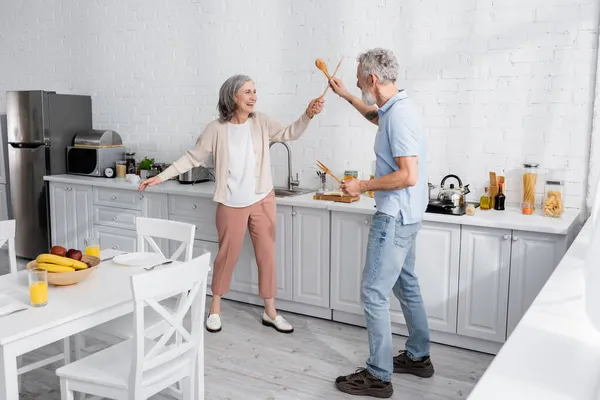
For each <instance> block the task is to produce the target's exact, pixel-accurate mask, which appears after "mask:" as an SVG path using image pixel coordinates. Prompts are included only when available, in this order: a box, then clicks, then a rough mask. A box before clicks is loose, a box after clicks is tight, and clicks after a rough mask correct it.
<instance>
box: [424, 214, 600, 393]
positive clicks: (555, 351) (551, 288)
mask: <svg viewBox="0 0 600 400" xmlns="http://www.w3.org/2000/svg"><path fill="white" fill-rule="evenodd" d="M591 236H592V222H591V221H588V222H587V223H586V225H585V226H584V227H583V229H582V230H581V232H580V233H579V235H578V236H577V238H576V239H575V241H574V242H573V244H572V245H571V247H570V248H569V250H568V251H567V253H566V254H565V256H564V257H563V259H562V261H561V262H560V264H559V265H558V266H557V267H556V270H555V271H554V273H553V274H552V275H551V276H550V278H549V279H548V281H547V282H546V284H545V286H544V287H543V288H542V290H541V291H540V293H539V294H538V296H537V298H536V299H535V300H534V302H533V304H532V305H531V307H530V308H529V309H528V310H527V312H526V313H525V315H524V316H523V318H522V319H521V321H520V322H519V324H518V325H517V327H516V329H515V330H514V331H513V333H512V334H511V336H510V337H509V338H508V340H507V341H506V343H505V344H504V346H503V347H502V349H501V350H500V352H499V353H498V355H497V356H496V357H495V358H494V360H493V362H492V363H491V364H490V366H489V368H488V369H487V371H486V372H485V374H484V375H483V377H482V378H481V379H480V381H479V383H478V384H477V385H476V386H475V389H474V390H473V391H472V392H471V394H470V396H469V397H468V399H469V400H496V399H498V400H500V399H502V400H506V399H510V400H531V399H543V400H597V399H600V396H599V394H600V391H598V389H599V386H600V384H599V382H600V380H599V379H598V377H599V376H600V332H599V331H597V330H596V329H594V327H593V326H592V323H591V322H590V321H589V320H588V318H587V315H586V311H585V297H584V293H585V281H584V279H585V275H584V266H585V259H586V256H587V250H588V248H589V244H590V241H591ZM434 362H435V361H434Z"/></svg>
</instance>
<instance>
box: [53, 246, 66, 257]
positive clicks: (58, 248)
mask: <svg viewBox="0 0 600 400" xmlns="http://www.w3.org/2000/svg"><path fill="white" fill-rule="evenodd" d="M50 254H55V255H57V256H61V257H65V256H66V255H67V249H65V248H64V247H62V246H52V249H50Z"/></svg>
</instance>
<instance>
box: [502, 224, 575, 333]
mask: <svg viewBox="0 0 600 400" xmlns="http://www.w3.org/2000/svg"><path fill="white" fill-rule="evenodd" d="M566 250H567V237H566V236H564V235H552V234H545V233H537V232H524V231H516V230H515V231H513V233H512V252H511V263H510V290H509V295H508V326H507V337H508V336H509V335H510V334H511V333H512V331H513V330H514V329H515V327H516V326H517V323H518V322H519V321H520V320H521V317H523V314H525V312H526V311H527V309H528V308H529V306H530V305H531V303H533V300H534V299H535V298H536V296H537V295H538V293H539V292H540V290H542V287H543V286H544V284H545V283H546V281H547V280H548V278H550V275H552V272H554V269H555V268H556V266H557V265H558V263H559V262H560V260H561V259H562V257H563V255H564V254H565V252H566Z"/></svg>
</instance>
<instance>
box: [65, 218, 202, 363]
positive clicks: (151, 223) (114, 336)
mask: <svg viewBox="0 0 600 400" xmlns="http://www.w3.org/2000/svg"><path fill="white" fill-rule="evenodd" d="M136 231H137V235H138V238H137V251H140V252H143V251H147V250H146V247H147V246H146V243H147V244H149V245H150V247H151V249H152V250H151V251H154V252H156V253H159V254H160V255H162V256H163V257H164V254H163V252H162V251H161V250H160V248H159V247H158V245H157V244H156V241H155V240H154V239H153V237H154V238H160V239H167V240H173V241H176V242H180V245H179V247H178V248H177V250H175V252H174V253H173V254H172V255H171V257H169V259H170V260H174V261H176V260H178V259H179V258H180V256H181V255H182V254H184V260H183V261H189V260H191V259H192V252H193V247H194V233H195V231H196V225H193V224H187V223H184V222H178V221H168V220H163V219H154V218H144V217H138V218H136ZM145 321H146V336H148V337H149V338H150V339H153V338H156V337H157V336H159V335H160V334H161V333H162V331H163V329H164V323H163V322H162V318H161V317H160V315H158V314H157V313H156V312H154V311H153V310H152V309H148V310H147V312H146V318H145ZM134 332H135V329H134V326H133V324H132V320H131V318H130V316H128V315H125V316H123V317H121V318H117V319H115V320H112V321H109V322H106V323H104V324H102V325H99V326H97V327H94V328H92V329H90V330H88V331H86V332H83V333H81V334H77V335H75V359H76V360H79V359H81V357H83V356H84V353H88V354H89V353H92V352H94V351H95V350H97V346H91V347H87V346H86V340H85V338H86V336H87V337H91V338H94V339H97V340H100V341H102V342H104V343H107V344H117V343H119V342H121V341H123V340H127V339H131V338H132V337H133V334H134Z"/></svg>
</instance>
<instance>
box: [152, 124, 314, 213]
mask: <svg viewBox="0 0 600 400" xmlns="http://www.w3.org/2000/svg"><path fill="white" fill-rule="evenodd" d="M250 120H251V125H250V129H251V131H252V144H253V146H254V152H255V154H256V169H255V176H256V193H264V192H266V191H268V190H270V189H272V188H273V178H272V176H271V159H270V156H269V142H286V141H290V140H295V139H298V138H299V137H300V136H301V135H302V134H303V133H304V132H305V131H306V128H307V127H308V123H309V122H310V118H309V117H308V116H307V115H306V113H302V116H301V117H300V118H298V119H297V120H296V121H295V122H294V123H292V124H291V125H288V126H286V127H284V126H283V125H281V124H280V123H279V122H277V121H274V120H273V119H271V118H269V117H267V116H266V115H265V114H261V113H253V115H252V117H250ZM227 138H228V134H227V122H225V123H223V122H219V121H218V120H215V121H213V122H211V123H209V124H208V125H207V126H206V128H205V129H204V132H202V134H201V135H200V137H199V138H198V140H197V141H196V146H195V147H194V148H193V149H191V150H188V151H186V152H185V154H184V155H183V156H181V158H179V159H178V160H177V161H175V162H174V163H173V164H172V165H171V166H170V167H169V168H167V169H166V170H164V171H163V172H162V173H160V174H159V175H158V176H159V177H160V178H162V180H163V182H164V181H166V180H167V179H170V178H173V177H174V176H177V175H179V174H183V173H184V172H186V171H189V170H190V169H192V168H193V167H198V166H200V165H203V166H205V165H206V161H207V160H208V158H209V157H210V155H211V154H212V155H213V161H214V165H215V184H216V186H215V193H214V197H213V200H214V201H216V202H218V203H223V202H225V201H227V179H228V174H229V168H228V165H229V146H228V144H227Z"/></svg>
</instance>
